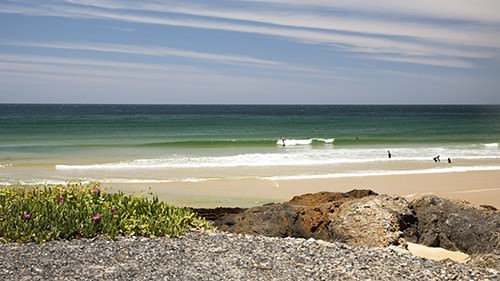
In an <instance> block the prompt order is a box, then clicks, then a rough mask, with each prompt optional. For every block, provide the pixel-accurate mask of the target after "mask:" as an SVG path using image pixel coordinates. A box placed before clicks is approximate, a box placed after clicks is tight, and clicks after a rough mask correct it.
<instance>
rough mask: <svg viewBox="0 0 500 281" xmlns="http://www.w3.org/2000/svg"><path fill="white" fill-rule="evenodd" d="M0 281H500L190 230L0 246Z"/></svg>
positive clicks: (410, 260)
mask: <svg viewBox="0 0 500 281" xmlns="http://www.w3.org/2000/svg"><path fill="white" fill-rule="evenodd" d="M0 252H1V254H0V280H252V281H256V280H500V275H499V273H498V272H497V271H494V270H492V269H482V268H475V267H471V266H468V265H465V264H458V263H455V262H452V261H441V262H436V261H431V260H428V259H424V258H419V257H414V256H411V255H410V254H407V253H405V252H404V251H401V250H398V249H394V248H385V249H381V248H366V247H351V246H348V245H346V244H342V243H328V242H323V241H320V240H313V239H308V240H306V239H297V238H270V237H262V236H250V235H238V234H229V233H223V232H205V231H190V232H188V233H187V234H186V235H185V236H183V237H181V238H165V237H164V238H157V239H148V238H142V237H124V238H120V239H119V240H117V241H109V240H106V239H104V238H94V239H74V240H69V241H67V240H62V241H52V242H48V243H44V244H35V243H28V244H16V243H10V244H0Z"/></svg>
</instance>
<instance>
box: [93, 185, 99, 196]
mask: <svg viewBox="0 0 500 281" xmlns="http://www.w3.org/2000/svg"><path fill="white" fill-rule="evenodd" d="M92 193H94V194H96V195H99V194H100V193H101V191H100V190H99V188H97V187H94V189H92Z"/></svg>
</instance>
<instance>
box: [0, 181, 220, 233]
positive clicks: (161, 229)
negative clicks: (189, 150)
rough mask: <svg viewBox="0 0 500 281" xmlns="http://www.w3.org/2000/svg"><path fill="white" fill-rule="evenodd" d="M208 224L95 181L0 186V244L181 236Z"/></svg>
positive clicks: (189, 212) (186, 211) (181, 210)
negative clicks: (99, 237) (108, 190)
mask: <svg viewBox="0 0 500 281" xmlns="http://www.w3.org/2000/svg"><path fill="white" fill-rule="evenodd" d="M192 227H195V228H199V227H204V228H210V225H209V224H208V223H207V222H206V221H205V220H204V219H201V218H199V217H198V216H197V215H196V214H195V213H194V212H193V211H192V210H190V209H184V208H176V207H173V206H169V205H167V204H166V203H164V202H160V201H158V199H157V198H156V197H155V198H153V199H148V198H144V197H141V196H139V197H138V196H129V195H124V194H123V193H104V192H101V190H100V189H99V185H98V184H88V185H83V184H76V185H70V186H38V187H26V186H16V187H7V188H0V242H30V241H35V242H45V241H50V240H54V239H70V238H79V237H94V236H96V235H104V236H106V237H108V238H111V239H114V238H116V237H117V236H119V235H141V236H147V237H156V236H165V235H168V236H173V237H175V236H179V235H181V234H182V233H183V232H184V231H185V230H186V229H188V228H192Z"/></svg>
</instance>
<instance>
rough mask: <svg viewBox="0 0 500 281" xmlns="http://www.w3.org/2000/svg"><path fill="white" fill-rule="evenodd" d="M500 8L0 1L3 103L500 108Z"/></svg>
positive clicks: (346, 0) (284, 1) (319, 1)
mask: <svg viewBox="0 0 500 281" xmlns="http://www.w3.org/2000/svg"><path fill="white" fill-rule="evenodd" d="M498 11H500V1H498V0H474V1H470V0H439V1H435V0H421V1H401V0H385V1H360V0H340V1H333V0H332V1H330V0H309V1H303V0H267V1H264V0H261V1H259V0H256V1H252V0H241V1H236V0H233V1H155V0H145V1H128V0H67V1H55V0H52V1H51V0H49V1H42V0H1V1H0V102H1V103H14V102H15V103H17V102H20V103H252V104H260V103H265V104H266V103H273V104H275V103H278V104H294V103H309V104H436V103H437V104H450V103H451V104H456V103H458V104H463V103H466V104H467V103H474V104H477V103H479V104H491V103H495V104H498V103H500V13H499V12H498Z"/></svg>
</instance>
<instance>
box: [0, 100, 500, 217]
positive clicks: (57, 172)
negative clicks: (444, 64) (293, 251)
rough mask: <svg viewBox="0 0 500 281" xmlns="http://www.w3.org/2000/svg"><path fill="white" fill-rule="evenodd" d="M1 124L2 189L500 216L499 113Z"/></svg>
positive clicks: (330, 111)
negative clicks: (455, 203)
mask: <svg viewBox="0 0 500 281" xmlns="http://www.w3.org/2000/svg"><path fill="white" fill-rule="evenodd" d="M0 112H1V114H0V122H1V123H2V126H0V185H3V186H9V185H15V184H21V185H44V184H68V183H78V182H98V183H101V184H102V185H103V186H104V187H106V188H108V189H110V190H116V191H118V190H121V191H124V192H126V193H136V194H141V193H145V194H147V193H150V192H151V193H152V194H154V195H156V196H158V197H159V198H160V199H162V200H165V201H167V202H170V203H172V204H175V205H179V206H191V207H217V206H238V207H249V206H256V205H261V204H265V203H269V202H281V201H286V200H289V199H290V198H291V197H293V196H295V195H299V194H303V193H309V192H316V191H348V190H351V189H371V190H373V191H375V192H377V193H379V194H384V193H385V194H391V195H401V196H405V197H407V198H409V199H411V198H413V197H417V196H419V195H421V194H427V193H433V194H436V195H438V196H443V197H447V198H457V199H463V200H468V201H471V202H473V203H475V204H487V205H492V206H495V207H497V208H498V207H500V202H499V201H498V199H496V198H500V196H498V195H499V190H498V188H500V186H499V185H498V182H500V149H499V142H500V107H499V106H481V105H460V106H459V105H456V106H453V105H448V106H441V105H50V104H47V105H29V104H26V105H22V104H11V105H9V104H2V105H0ZM283 144H284V145H283ZM389 155H390V157H389ZM437 156H439V157H440V158H439V160H440V161H437ZM448 158H449V160H450V162H451V163H449V162H448Z"/></svg>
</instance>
